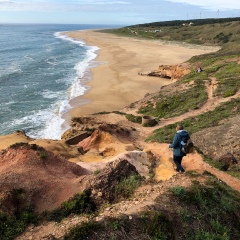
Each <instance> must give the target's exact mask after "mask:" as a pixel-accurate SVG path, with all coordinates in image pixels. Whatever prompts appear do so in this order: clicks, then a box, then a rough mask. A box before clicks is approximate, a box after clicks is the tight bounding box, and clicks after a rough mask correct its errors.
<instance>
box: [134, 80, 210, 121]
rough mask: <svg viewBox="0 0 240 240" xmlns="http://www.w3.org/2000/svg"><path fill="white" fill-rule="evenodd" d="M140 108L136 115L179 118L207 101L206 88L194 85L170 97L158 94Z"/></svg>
mask: <svg viewBox="0 0 240 240" xmlns="http://www.w3.org/2000/svg"><path fill="white" fill-rule="evenodd" d="M153 101H154V102H156V103H155V105H154V104H153V102H151V101H149V102H148V103H146V104H145V105H144V106H142V107H140V108H139V110H138V113H140V114H145V115H150V116H154V117H158V118H170V117H174V116H179V115H181V114H183V113H186V112H188V111H190V110H193V109H198V108H199V107H201V106H202V105H203V104H204V103H205V102H206V101H207V93H206V88H205V86H204V85H203V84H201V83H200V84H196V85H195V86H193V87H192V88H189V89H187V90H186V91H178V92H176V93H175V94H172V95H171V96H164V95H162V94H159V95H158V96H156V97H155V98H154V100H153Z"/></svg>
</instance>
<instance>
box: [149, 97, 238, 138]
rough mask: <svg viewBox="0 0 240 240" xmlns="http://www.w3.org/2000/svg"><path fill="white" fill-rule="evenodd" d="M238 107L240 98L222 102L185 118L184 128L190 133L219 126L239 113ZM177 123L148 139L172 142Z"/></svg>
mask: <svg viewBox="0 0 240 240" xmlns="http://www.w3.org/2000/svg"><path fill="white" fill-rule="evenodd" d="M236 108H237V109H240V99H233V100H231V101H229V102H227V103H223V104H221V105H220V106H218V107H217V108H216V109H214V110H213V111H209V112H206V113H203V114H201V115H198V116H197V117H191V118H187V119H185V120H184V123H183V125H184V128H185V129H187V130H188V132H189V133H190V134H193V133H195V132H198V131H201V130H203V129H205V128H209V127H214V126H217V125H218V124H219V122H220V121H221V120H223V119H227V118H230V117H233V116H236V115H238V112H237V111H234V109H236ZM176 125H177V123H176V124H169V125H167V126H165V127H163V128H159V129H156V130H155V131H154V132H153V134H152V135H151V136H149V137H148V138H147V139H146V141H151V142H160V143H170V142H172V140H173V137H174V134H175V128H176Z"/></svg>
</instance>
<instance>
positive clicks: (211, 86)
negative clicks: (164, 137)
mask: <svg viewBox="0 0 240 240" xmlns="http://www.w3.org/2000/svg"><path fill="white" fill-rule="evenodd" d="M205 86H206V88H207V93H208V100H207V102H206V103H205V104H204V105H203V106H202V107H200V108H199V109H196V110H191V111H189V112H186V113H184V114H182V115H180V116H176V117H172V118H166V119H164V118H163V119H161V120H160V122H159V123H158V125H156V126H155V127H152V128H144V129H143V130H144V135H146V136H148V135H149V134H151V132H152V131H154V130H155V129H158V128H161V127H164V126H167V125H169V124H174V123H176V122H181V121H183V120H184V119H187V118H189V117H195V116H198V115H200V114H202V113H205V112H208V111H212V110H214V109H215V108H216V107H218V106H219V105H220V104H221V103H225V102H228V101H230V100H231V99H234V98H238V97H240V91H238V92H237V93H236V94H235V95H234V96H230V97H227V98H219V97H215V96H213V92H214V90H215V89H216V87H217V80H216V78H211V81H208V82H206V84H205Z"/></svg>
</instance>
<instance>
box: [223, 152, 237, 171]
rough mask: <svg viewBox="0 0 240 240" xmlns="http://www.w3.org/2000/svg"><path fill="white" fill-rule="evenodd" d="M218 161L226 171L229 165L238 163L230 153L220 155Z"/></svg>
mask: <svg viewBox="0 0 240 240" xmlns="http://www.w3.org/2000/svg"><path fill="white" fill-rule="evenodd" d="M218 161H219V162H221V163H223V166H222V167H221V169H222V170H223V171H227V170H228V168H229V167H230V166H231V165H233V164H237V163H238V161H237V159H236V158H235V157H234V156H233V155H232V154H231V153H226V154H224V155H222V156H221V157H220V158H219V159H218Z"/></svg>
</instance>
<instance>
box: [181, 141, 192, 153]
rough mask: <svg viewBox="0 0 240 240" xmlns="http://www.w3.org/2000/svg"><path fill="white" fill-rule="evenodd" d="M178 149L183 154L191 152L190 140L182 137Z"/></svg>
mask: <svg viewBox="0 0 240 240" xmlns="http://www.w3.org/2000/svg"><path fill="white" fill-rule="evenodd" d="M180 149H181V151H182V153H183V154H184V155H187V154H188V153H192V152H193V142H192V140H191V139H190V138H189V139H187V137H183V138H182V140H181V142H180Z"/></svg>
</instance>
